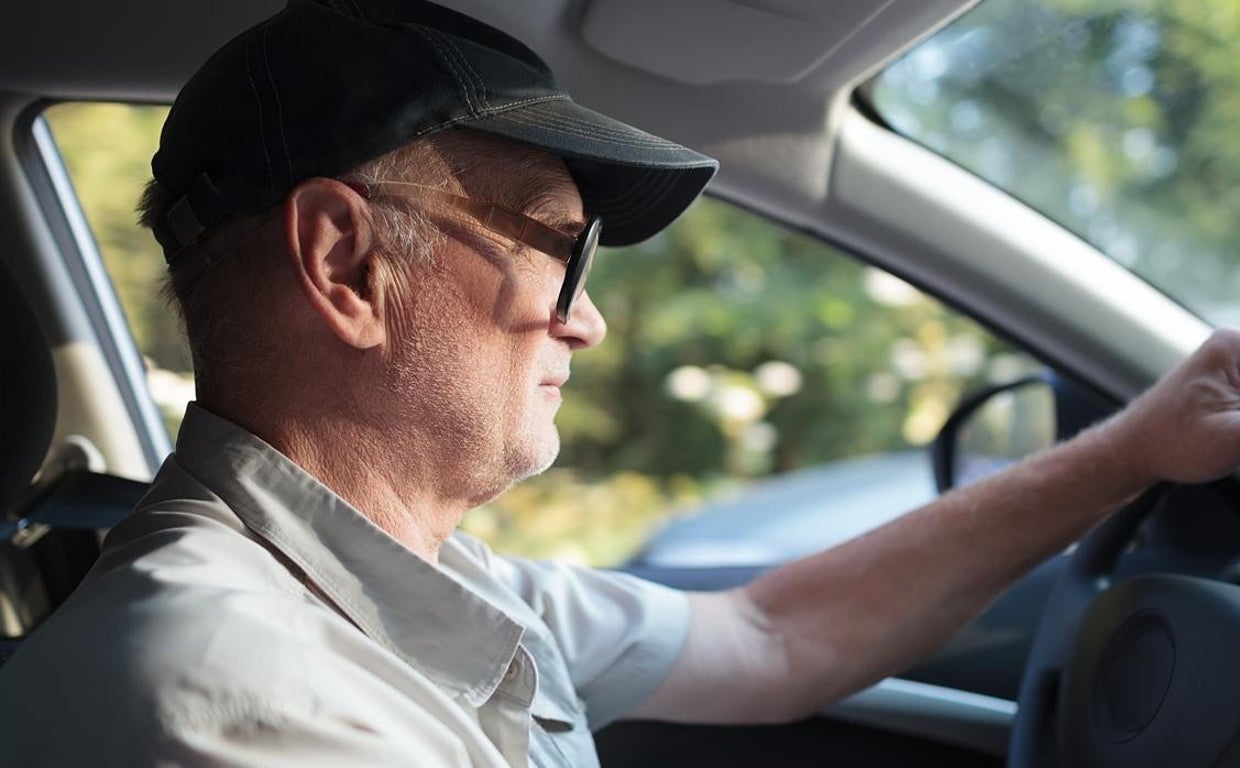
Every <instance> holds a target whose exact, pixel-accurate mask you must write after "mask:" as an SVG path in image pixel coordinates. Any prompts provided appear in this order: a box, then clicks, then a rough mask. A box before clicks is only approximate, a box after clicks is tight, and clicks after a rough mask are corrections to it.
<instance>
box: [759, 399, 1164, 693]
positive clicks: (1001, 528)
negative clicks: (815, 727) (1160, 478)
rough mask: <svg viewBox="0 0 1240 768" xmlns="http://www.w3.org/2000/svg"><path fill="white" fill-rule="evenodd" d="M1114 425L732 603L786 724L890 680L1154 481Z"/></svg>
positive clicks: (779, 572)
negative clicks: (757, 648)
mask: <svg viewBox="0 0 1240 768" xmlns="http://www.w3.org/2000/svg"><path fill="white" fill-rule="evenodd" d="M1122 441H1123V437H1122V436H1121V434H1120V433H1119V430H1117V429H1116V428H1115V427H1114V423H1108V424H1104V425H1102V426H1100V427H1098V428H1095V429H1093V430H1091V431H1089V432H1086V433H1085V434H1083V435H1081V436H1080V437H1078V438H1077V439H1075V440H1073V441H1071V442H1069V443H1066V444H1064V445H1061V446H1059V447H1057V448H1055V449H1052V450H1050V451H1047V452H1045V453H1043V454H1041V455H1039V456H1036V457H1033V458H1032V459H1030V460H1028V461H1026V462H1023V463H1021V464H1019V465H1017V466H1015V467H1013V468H1011V469H1010V470H1009V471H1007V472H1004V473H1002V474H1000V475H996V476H994V477H991V478H989V479H987V480H985V481H982V482H980V483H977V484H976V485H973V486H969V487H966V488H962V489H959V490H957V491H954V492H952V493H950V494H947V495H945V496H944V497H942V498H941V499H939V500H937V501H935V502H934V503H932V504H929V505H927V506H925V507H923V508H921V509H918V510H916V511H914V512H912V513H910V514H908V515H906V516H904V517H902V518H900V519H898V520H896V521H894V522H892V523H890V524H888V525H886V526H883V527H882V528H879V529H876V530H874V531H872V532H870V533H868V534H866V535H864V536H861V537H859V538H857V539H855V540H853V541H851V542H848V543H846V544H844V545H841V546H840V547H837V548H835V549H833V550H829V551H826V552H822V553H819V554H817V555H813V556H810V557H807V558H804V559H802V560H798V561H796V562H793V563H790V564H788V565H786V566H783V567H781V568H777V569H775V570H773V571H771V572H769V573H767V574H765V575H763V576H762V577H760V578H759V579H757V580H756V581H754V582H753V583H752V584H750V585H749V586H748V587H746V588H745V589H744V590H743V597H744V598H745V599H747V600H749V601H750V602H751V603H752V604H753V606H754V607H755V608H756V612H757V615H758V616H759V617H760V618H759V621H760V622H761V623H762V624H764V625H765V627H766V630H765V631H768V632H770V633H773V634H774V636H775V637H776V638H778V640H777V641H776V642H773V643H771V645H770V647H778V648H781V649H782V650H783V653H784V654H785V658H784V659H782V660H775V664H776V667H775V668H773V670H774V669H777V668H782V669H783V670H785V672H784V675H785V679H784V680H782V681H780V682H779V683H778V684H777V685H776V686H775V688H777V689H779V690H780V692H781V695H780V696H778V697H777V699H778V701H779V702H780V708H781V709H782V708H783V707H784V706H787V708H788V711H787V712H785V713H784V714H785V715H788V716H795V715H797V714H808V713H810V712H812V711H815V710H816V709H818V708H820V707H821V706H822V705H823V704H824V703H826V702H828V701H831V700H834V699H836V698H839V697H842V696H845V695H847V694H849V693H851V692H853V691H855V690H858V689H859V688H862V687H864V686H866V685H868V684H870V683H872V682H874V681H875V680H878V679H881V678H882V677H885V676H887V675H890V674H893V673H895V672H898V671H899V670H901V669H903V668H905V667H907V666H908V665H910V664H912V663H913V662H915V661H916V660H917V659H919V658H920V657H922V656H923V655H925V654H926V653H928V652H930V651H931V650H933V649H934V648H936V647H938V646H939V645H940V644H942V643H943V642H945V641H946V640H947V639H948V638H950V637H951V636H952V634H954V633H955V632H956V631H957V630H958V629H959V628H960V627H961V626H963V625H964V624H965V623H967V622H968V621H970V620H971V619H972V618H973V617H975V616H976V615H977V614H978V613H980V612H981V611H982V610H983V609H984V608H985V607H986V606H987V605H988V604H989V603H990V602H991V601H992V600H993V599H994V598H995V597H996V596H997V595H998V594H999V593H1000V592H1001V591H1002V590H1003V589H1004V588H1006V587H1007V586H1008V585H1010V584H1011V583H1012V582H1013V581H1014V580H1015V579H1016V578H1018V577H1019V576H1020V575H1021V574H1023V573H1025V572H1026V571H1028V570H1029V569H1030V568H1032V567H1033V566H1034V565H1035V564H1037V563H1038V562H1039V561H1041V560H1043V559H1045V558H1046V557H1048V556H1050V555H1053V554H1055V553H1056V552H1058V551H1060V550H1062V549H1063V548H1064V547H1065V546H1067V545H1068V544H1069V543H1070V542H1072V541H1074V540H1075V539H1077V538H1078V537H1079V536H1080V535H1081V534H1083V533H1084V532H1085V531H1087V530H1089V528H1091V527H1092V526H1093V525H1095V524H1096V523H1097V522H1099V521H1100V520H1101V519H1102V518H1103V517H1104V516H1106V515H1107V514H1108V513H1110V512H1111V511H1113V510H1115V509H1116V508H1117V507H1119V506H1120V505H1122V504H1123V503H1124V502H1125V501H1127V500H1129V499H1131V498H1132V497H1134V496H1135V495H1136V494H1137V493H1139V492H1140V491H1141V490H1142V489H1144V488H1145V487H1146V486H1148V485H1149V484H1151V483H1152V482H1153V481H1154V480H1155V479H1156V478H1154V477H1152V476H1149V475H1147V474H1146V473H1145V472H1143V471H1142V470H1141V469H1140V468H1139V466H1138V465H1136V464H1135V462H1132V461H1129V460H1127V458H1126V457H1127V456H1128V455H1129V453H1130V452H1129V451H1127V450H1125V446H1124V445H1122V444H1121V442H1122Z"/></svg>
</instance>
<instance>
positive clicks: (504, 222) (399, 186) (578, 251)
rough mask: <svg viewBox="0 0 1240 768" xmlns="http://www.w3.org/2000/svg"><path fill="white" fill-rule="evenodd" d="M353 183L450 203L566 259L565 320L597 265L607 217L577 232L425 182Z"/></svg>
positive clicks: (368, 194) (491, 227)
mask: <svg viewBox="0 0 1240 768" xmlns="http://www.w3.org/2000/svg"><path fill="white" fill-rule="evenodd" d="M349 186H350V187H351V188H352V189H354V190H355V191H356V192H358V194H360V195H361V196H362V197H364V198H366V199H367V200H371V199H374V198H375V197H379V196H383V195H390V196H392V197H403V198H412V199H417V200H429V201H433V202H436V203H439V204H442V205H446V206H448V207H451V208H453V209H455V210H458V211H461V212H462V213H465V214H466V215H468V216H469V217H470V218H471V219H473V220H474V221H476V222H477V223H478V224H479V225H480V226H482V228H483V229H486V230H488V231H490V232H493V233H495V234H497V235H500V236H501V237H507V238H509V239H512V240H515V241H517V242H519V243H523V244H525V245H528V246H529V247H531V248H533V249H534V250H536V251H538V252H539V253H545V254H547V255H548V256H550V257H552V258H553V259H558V260H559V261H562V262H564V264H565V265H566V268H565V272H564V284H563V285H561V286H560V296H559V300H558V301H556V306H555V311H556V316H557V317H558V318H559V319H560V322H561V323H566V322H568V318H569V316H570V314H571V313H572V311H573V304H575V303H576V302H577V298H578V297H579V296H581V293H582V291H584V290H585V287H586V276H587V275H589V274H590V267H592V266H593V265H594V253H595V251H597V250H598V239H599V234H600V233H601V232H602V230H603V220H602V219H600V218H599V217H598V216H591V217H590V219H589V221H587V222H586V225H585V227H584V228H582V230H581V232H579V233H577V234H575V235H574V234H570V233H568V232H562V231H560V230H558V229H556V228H555V227H551V226H548V225H546V224H544V223H542V222H541V221H538V220H537V219H531V218H530V217H529V216H526V215H524V214H520V213H517V212H516V211H511V210H508V209H507V208H502V207H500V206H498V205H490V204H488V203H481V202H478V201H477V200H473V199H471V198H468V197H461V196H460V195H454V194H452V193H451V192H445V191H444V190H442V189H438V188H436V187H428V186H425V185H423V184H414V183H413V182H409V181H372V182H367V183H364V184H358V183H350V184H349Z"/></svg>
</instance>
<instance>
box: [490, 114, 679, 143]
mask: <svg viewBox="0 0 1240 768" xmlns="http://www.w3.org/2000/svg"><path fill="white" fill-rule="evenodd" d="M548 117H549V120H548V121H546V122H542V123H539V122H533V121H530V120H522V119H520V118H519V117H516V116H513V115H504V116H503V117H502V119H504V120H508V121H510V122H514V123H519V124H521V125H529V126H533V127H535V128H548V127H552V128H554V129H555V130H557V131H559V132H561V133H567V134H571V135H573V136H582V137H584V138H589V139H603V140H606V141H609V142H611V143H613V144H625V145H628V146H632V147H644V148H649V149H658V150H663V151H678V150H681V149H683V148H682V147H681V146H679V145H677V144H673V143H671V142H668V143H666V144H659V143H654V142H650V141H644V140H642V139H640V138H638V137H633V136H625V135H622V134H616V133H602V132H599V131H593V130H590V129H589V128H588V127H586V126H585V125H583V124H582V123H573V122H567V121H564V120H557V119H556V118H551V117H550V116H548ZM548 122H550V123H554V125H550V126H549V125H548V124H547V123H548Z"/></svg>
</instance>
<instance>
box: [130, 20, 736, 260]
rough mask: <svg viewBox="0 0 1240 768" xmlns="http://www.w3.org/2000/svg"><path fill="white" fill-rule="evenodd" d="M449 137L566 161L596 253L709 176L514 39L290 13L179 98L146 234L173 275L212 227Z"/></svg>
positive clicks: (201, 74)
mask: <svg viewBox="0 0 1240 768" xmlns="http://www.w3.org/2000/svg"><path fill="white" fill-rule="evenodd" d="M453 127H467V128H470V129H473V130H475V131H481V132H483V133H486V134H490V135H494V136H499V137H503V138H507V139H511V140H514V141H517V142H521V143H523V144H527V145H530V146H534V147H537V148H540V149H543V150H546V151H548V152H551V153H553V154H555V155H558V156H560V157H561V158H563V159H564V161H565V163H566V164H567V166H568V169H569V172H570V173H571V174H572V176H573V179H574V181H576V183H577V186H578V189H579V190H580V192H581V196H582V199H583V201H584V203H585V208H586V211H587V212H588V213H590V214H593V215H597V216H599V217H601V218H602V219H603V222H604V227H603V236H602V241H601V242H602V244H603V245H629V244H632V243H636V242H639V241H641V240H644V239H646V238H648V237H650V236H651V235H653V234H655V233H656V232H658V231H659V230H661V229H662V228H663V227H665V226H667V225H668V224H670V223H671V222H672V220H674V219H675V218H676V217H677V216H679V215H680V214H681V213H682V212H683V211H684V209H685V208H687V207H688V206H689V204H690V203H692V202H693V201H694V199H696V198H697V196H698V195H699V194H700V193H701V192H702V189H703V188H705V186H706V184H707V182H709V181H710V179H711V177H712V176H714V174H715V171H716V170H717V169H718V167H719V165H718V163H717V162H716V161H715V160H713V159H711V158H709V157H707V156H705V155H702V154H699V153H698V152H695V151H693V150H691V149H687V148H685V147H682V146H680V145H679V144H675V143H673V142H670V141H667V140H665V139H661V138H659V137H657V136H652V135H651V134H649V133H646V132H644V131H641V130H638V129H636V128H633V127H631V126H628V125H625V124H624V123H621V122H619V121H616V120H613V119H611V118H609V117H606V116H604V115H601V114H599V113H598V112H595V111H593V110H590V109H586V108H585V107H582V106H580V105H578V104H576V103H574V102H573V101H572V100H571V99H570V98H569V96H568V94H567V93H565V92H564V90H563V89H562V88H560V86H559V85H558V84H557V83H556V82H555V78H554V76H553V75H552V73H551V70H550V69H549V68H548V67H547V65H546V64H545V63H544V62H543V61H542V60H541V59H540V58H539V57H538V56H537V54H535V53H534V52H533V51H531V50H530V49H529V48H527V47H526V46H525V45H523V44H522V43H521V42H519V41H518V40H516V39H515V38H513V37H511V36H509V35H507V34H505V33H504V32H501V31H499V30H498V29H495V28H493V27H490V26H488V25H486V24H483V23H481V22H479V21H477V20H475V19H472V18H470V17H468V16H465V15H463V14H460V13H457V12H456V11H453V10H450V9H448V8H444V7H442V6H439V5H435V4H434V3H429V2H424V0H291V1H290V2H289V4H288V6H287V7H286V8H285V9H284V10H283V11H281V12H280V13H278V14H276V15H275V16H273V17H271V18H270V19H267V20H266V21H264V22H262V23H260V24H258V25H257V26H255V27H253V28H251V29H249V30H247V31H245V32H243V33H241V34H240V35H239V36H237V37H236V38H234V39H233V40H232V41H230V42H229V43H228V44H226V45H225V46H224V47H223V48H221V49H220V50H219V51H217V52H216V53H215V54H214V55H213V56H212V57H211V58H210V59H208V60H207V62H206V63H205V64H204V65H203V66H202V68H201V69H200V70H198V72H197V73H196V74H195V75H194V76H193V77H192V78H190V80H189V82H188V83H187V84H186V85H185V87H184V88H183V89H182V90H181V93H180V95H179V96H178V97H177V99H176V102H175V103H174V104H173V106H172V111H171V112H170V113H169V115H168V120H167V122H166V123H165V124H164V128H163V133H162V135H161V137H160V144H159V151H158V152H156V154H155V157H154V158H153V159H152V160H151V168H152V171H153V173H154V176H155V179H156V180H157V181H158V182H160V183H161V184H163V185H164V186H166V187H167V188H169V189H171V190H172V191H173V193H174V194H177V195H179V199H178V200H177V202H176V203H175V204H174V205H173V206H172V207H171V208H170V209H169V212H168V213H167V214H166V215H165V216H164V217H163V218H162V220H161V221H159V222H158V223H157V224H156V226H155V227H154V230H155V237H156V238H157V239H158V240H159V242H160V244H161V245H162V246H163V248H164V256H165V258H166V259H167V261H168V263H169V264H172V263H173V262H174V260H175V259H176V257H177V256H178V255H179V254H180V253H181V252H182V251H183V250H184V249H185V248H186V247H187V246H189V245H190V244H192V243H193V242H194V241H196V240H197V239H198V238H199V237H200V236H201V235H202V234H204V233H205V232H207V231H209V230H210V229H211V228H212V227H213V226H215V225H217V224H219V223H221V222H224V221H227V220H229V219H230V218H232V217H234V216H239V215H245V214H249V213H254V212H257V211H259V210H261V209H263V208H266V207H267V206H270V205H272V204H274V203H276V202H279V201H280V200H281V199H282V198H283V197H284V195H285V194H286V193H287V192H288V190H289V189H291V188H292V187H293V186H294V185H296V184H297V183H298V182H300V181H302V180H304V179H307V178H311V177H315V176H327V177H333V176H339V175H341V174H343V173H345V172H347V171H348V170H350V169H352V168H354V167H356V166H358V165H360V164H362V163H364V162H366V161H367V160H371V159H373V158H375V157H378V156H380V155H382V154H385V153H387V152H390V151H392V150H394V149H397V148H398V147H401V146H403V145H405V144H407V143H409V142H411V141H413V140H415V139H418V138H421V137H425V136H429V135H431V134H434V133H437V132H439V131H443V130H446V129H449V128H453Z"/></svg>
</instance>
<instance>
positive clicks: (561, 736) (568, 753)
mask: <svg viewBox="0 0 1240 768" xmlns="http://www.w3.org/2000/svg"><path fill="white" fill-rule="evenodd" d="M557 698H558V697H556V696H554V695H550V694H547V693H545V692H544V691H542V690H540V691H539V692H538V695H537V696H536V697H535V698H534V701H533V703H532V704H531V705H530V715H531V718H532V723H531V728H530V765H532V766H538V768H560V767H561V766H571V768H595V766H598V764H599V762H598V754H597V752H596V751H595V749H594V737H593V735H591V733H590V727H589V724H588V723H587V722H586V716H585V706H584V702H582V701H581V700H580V699H578V698H577V697H576V696H573V701H572V702H571V703H569V702H568V701H559V700H557Z"/></svg>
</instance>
